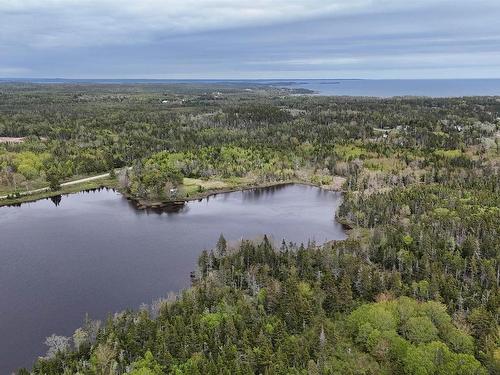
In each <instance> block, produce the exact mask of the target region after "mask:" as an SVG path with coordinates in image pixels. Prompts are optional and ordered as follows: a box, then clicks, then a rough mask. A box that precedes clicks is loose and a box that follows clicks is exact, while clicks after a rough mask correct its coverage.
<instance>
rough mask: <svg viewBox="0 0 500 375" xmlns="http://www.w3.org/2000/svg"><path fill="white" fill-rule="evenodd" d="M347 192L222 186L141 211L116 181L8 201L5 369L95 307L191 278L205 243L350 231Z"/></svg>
mask: <svg viewBox="0 0 500 375" xmlns="http://www.w3.org/2000/svg"><path fill="white" fill-rule="evenodd" d="M340 201H341V196H340V194H339V193H334V192H328V191H324V190H321V189H318V188H314V187H309V186H303V185H287V186H281V187H277V188H270V189H258V190H252V191H246V192H235V193H229V194H220V195H217V196H215V197H211V198H209V199H204V200H202V201H198V202H190V203H188V204H187V205H186V206H185V208H183V209H182V210H181V211H180V212H178V213H165V212H164V213H158V212H151V211H150V212H147V211H138V210H136V209H135V208H134V207H133V206H132V205H131V204H130V203H129V202H128V201H127V200H125V199H124V198H122V197H121V196H120V195H119V194H118V193H116V192H114V191H111V190H102V191H99V192H90V193H79V194H74V195H70V196H64V197H62V200H61V201H60V202H57V203H58V206H56V205H55V204H54V202H52V201H51V200H49V199H47V200H41V201H37V202H34V203H29V204H25V205H22V206H21V207H3V208H0V374H7V373H8V372H9V371H12V370H13V369H15V368H17V367H20V366H30V365H31V363H32V360H33V359H34V358H36V356H38V355H42V354H44V351H45V348H44V345H43V341H44V338H45V337H47V336H49V335H51V334H52V333H57V334H61V335H67V336H69V335H71V334H72V333H73V331H74V330H75V328H77V327H78V326H80V325H81V323H82V321H83V319H84V317H85V314H86V313H89V315H90V317H92V318H99V319H102V318H105V317H106V315H107V313H109V312H115V311H120V310H123V309H126V308H137V307H138V306H139V305H140V304H141V303H143V302H145V303H149V302H151V301H152V300H153V299H155V298H158V297H161V296H166V295H167V293H168V292H169V291H178V290H179V289H182V288H184V287H186V286H188V285H189V273H190V271H192V270H194V269H195V267H196V261H197V258H198V255H199V254H200V252H201V250H203V249H208V248H212V247H214V245H215V243H216V241H217V239H218V237H219V235H220V233H223V234H224V236H225V237H226V238H227V239H228V241H229V242H231V240H233V241H237V240H239V239H240V238H241V237H244V238H255V237H257V236H260V235H262V234H264V233H266V234H270V235H272V236H273V238H274V240H275V241H279V242H281V239H282V238H286V239H287V241H294V242H306V241H307V240H308V239H314V240H316V241H317V242H323V241H325V240H330V239H344V238H345V234H344V232H343V230H342V227H341V226H340V225H339V224H338V223H336V222H335V221H334V214H335V210H336V208H337V207H338V205H339V204H340Z"/></svg>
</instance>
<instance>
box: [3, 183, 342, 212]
mask: <svg viewBox="0 0 500 375" xmlns="http://www.w3.org/2000/svg"><path fill="white" fill-rule="evenodd" d="M292 184H299V185H306V186H312V187H317V188H320V189H323V190H327V191H337V192H344V190H343V189H342V188H341V187H337V186H333V185H317V184H314V183H312V182H309V181H304V180H288V181H275V182H268V183H260V184H250V185H239V186H234V187H224V188H220V189H210V190H206V191H204V192H200V193H196V194H194V195H192V196H189V197H185V198H183V199H174V200H160V199H157V200H151V199H145V198H140V197H134V196H132V195H130V194H129V193H127V192H125V191H123V190H122V189H121V188H120V187H119V186H118V181H117V179H116V178H107V179H100V180H94V181H88V182H85V183H82V184H78V185H71V186H66V187H63V188H62V189H60V190H57V191H50V190H47V191H43V192H39V193H36V194H30V195H22V196H20V197H17V198H14V199H2V200H0V208H1V207H3V206H6V207H9V206H20V205H22V204H25V203H31V202H36V201H38V200H42V199H49V198H53V197H57V196H59V195H70V194H76V193H80V192H82V191H86V190H93V189H100V188H108V189H114V190H116V191H117V192H119V193H120V194H121V195H122V196H123V197H124V198H125V199H127V200H128V201H130V202H132V203H133V204H134V205H135V207H136V208H137V209H139V210H145V209H172V208H176V207H182V206H184V205H185V204H186V203H188V202H192V201H200V200H203V199H206V198H210V197H213V196H216V195H218V194H227V193H234V192H238V191H248V190H254V189H265V188H272V187H278V186H286V185H292Z"/></svg>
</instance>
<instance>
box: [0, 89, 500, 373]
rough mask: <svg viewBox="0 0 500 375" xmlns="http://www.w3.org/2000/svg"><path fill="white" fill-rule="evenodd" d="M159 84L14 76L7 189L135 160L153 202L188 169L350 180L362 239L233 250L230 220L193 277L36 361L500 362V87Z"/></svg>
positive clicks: (99, 369)
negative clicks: (385, 93)
mask: <svg viewBox="0 0 500 375" xmlns="http://www.w3.org/2000/svg"><path fill="white" fill-rule="evenodd" d="M75 90H76V92H77V93H76V94H75ZM164 90H166V88H165V87H162V86H154V85H152V86H135V87H121V88H120V87H107V86H98V87H90V86H85V85H83V86H78V88H77V89H76V88H75V87H63V86H57V87H46V86H27V87H25V86H22V87H17V86H12V85H2V86H0V91H3V95H2V99H5V100H3V101H2V103H0V136H22V137H27V138H25V141H24V142H23V143H19V144H1V145H0V184H1V185H0V186H1V190H2V191H6V192H11V191H14V190H16V189H20V188H23V187H24V186H25V185H35V186H39V185H41V184H45V183H48V182H50V184H51V186H53V187H54V188H57V185H58V184H59V183H60V182H61V181H63V180H64V179H66V178H69V177H71V176H73V175H84V174H91V173H98V172H106V171H109V170H112V169H113V168H115V167H123V166H131V167H132V169H130V170H128V169H127V170H124V172H123V173H122V174H120V177H119V178H120V180H121V181H122V184H123V186H125V187H126V188H127V189H128V190H129V193H130V194H131V195H133V196H136V197H145V198H148V197H150V198H162V197H165V195H166V194H168V193H169V192H170V190H171V189H173V190H175V189H176V188H178V187H180V186H181V184H182V182H183V179H184V178H191V179H196V180H197V181H198V180H200V181H201V180H209V179H219V180H225V181H227V180H231V179H232V180H238V181H240V180H241V181H250V180H251V181H261V182H270V181H287V180H290V179H297V180H303V181H308V182H313V183H315V184H318V185H321V184H327V185H328V184H330V183H331V182H332V180H333V178H334V176H342V177H344V178H345V183H344V186H343V190H345V197H344V201H343V204H342V206H341V207H340V209H339V211H338V220H340V221H341V222H342V223H344V224H346V225H348V226H349V227H350V228H352V229H351V232H350V236H349V239H348V240H346V241H342V242H337V243H333V244H327V245H325V246H321V247H316V246H314V244H309V245H306V246H300V245H293V244H287V243H283V244H282V246H281V247H280V248H278V249H276V248H274V247H273V246H271V244H270V243H269V241H267V239H265V240H264V241H263V242H262V243H258V244H255V243H250V242H243V243H242V244H241V245H240V246H238V247H237V248H236V249H230V248H228V243H227V242H226V241H225V239H224V237H223V236H221V238H220V239H219V242H218V244H217V245H216V249H215V251H205V252H203V253H202V254H201V256H200V259H199V262H198V266H199V271H198V272H197V273H196V274H194V275H193V288H191V289H188V290H186V291H184V292H183V293H182V294H181V295H180V296H179V297H178V298H176V299H173V300H172V299H169V300H167V301H161V302H157V303H155V304H154V308H153V307H150V308H148V309H141V311H138V312H130V311H129V312H124V313H120V314H117V315H115V316H110V317H109V319H108V321H107V322H106V324H104V325H103V326H102V327H101V328H100V329H99V330H98V331H97V333H96V332H94V331H95V330H94V331H93V332H94V333H92V335H90V333H88V332H87V328H85V327H82V328H81V329H80V330H79V331H78V332H75V336H74V337H73V340H72V341H73V344H74V345H73V347H72V349H71V350H70V349H69V348H67V347H66V346H65V347H64V350H62V349H61V350H56V351H55V352H54V351H53V352H51V358H46V359H41V360H39V361H37V364H36V365H35V368H34V372H35V374H64V373H77V372H78V373H80V374H101V373H108V374H124V373H133V374H156V373H173V374H198V373H199V374H210V373H213V374H215V373H221V372H224V371H226V372H227V373H231V374H232V373H267V374H285V373H286V374H289V373H292V374H293V373H295V374H306V373H307V374H320V373H331V374H335V373H349V374H350V373H352V374H354V373H365V374H379V373H388V374H389V373H392V374H454V373H456V374H483V373H485V371H488V372H489V373H492V374H493V373H498V372H500V350H499V349H498V348H499V345H500V342H499V340H500V338H499V328H498V327H499V325H498V322H499V308H500V293H499V286H500V242H499V241H500V233H499V232H500V227H499V223H500V176H499V166H500V154H499V149H498V139H499V136H498V134H499V133H498V132H499V126H500V121H499V120H498V118H500V101H499V99H498V98H489V97H488V98H455V99H432V98H393V99H371V98H342V97H336V98H327V97H291V96H278V95H275V92H274V91H272V90H270V91H269V92H267V94H263V93H260V94H259V95H255V94H248V93H246V92H243V91H242V90H240V91H238V89H235V88H234V87H232V88H231V90H226V91H224V90H223V89H221V90H222V91H223V92H224V94H223V98H218V99H217V100H215V99H214V98H212V97H210V96H209V95H205V94H203V93H202V89H200V88H192V89H191V90H189V89H186V88H184V89H183V91H182V94H177V95H178V97H176V98H177V99H178V100H177V99H176V100H177V101H176V104H172V105H170V104H169V105H168V106H165V105H163V104H161V101H160V100H159V99H160V98H161V97H162V96H163V94H164ZM48 105H50V106H48ZM49 107H50V110H49V109H47V108H49ZM198 188H201V189H203V187H202V186H201V185H200V186H198ZM194 267H195V265H193V268H194ZM89 332H90V331H89ZM57 342H66V341H65V340H62V339H61V340H58V341H57ZM61 347H62V346H61Z"/></svg>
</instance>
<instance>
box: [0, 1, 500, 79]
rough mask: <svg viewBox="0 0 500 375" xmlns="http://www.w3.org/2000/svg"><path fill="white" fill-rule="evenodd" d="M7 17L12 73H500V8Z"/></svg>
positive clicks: (351, 5)
mask: <svg viewBox="0 0 500 375" xmlns="http://www.w3.org/2000/svg"><path fill="white" fill-rule="evenodd" d="M0 19H1V22H0V76H5V77H8V76H33V77H43V76H45V77H81V78H84V77H110V78H111V77H115V78H122V77H123V78H126V77H143V78H148V77H149V78H183V77H186V78H280V77H283V78H289V77H302V78H307V77H316V78H325V77H326V78H328V77H360V78H383V77H386V78H404V77H409V78H419V77H421V78H424V77H440V78H446V77H491V76H495V77H500V52H498V51H500V22H498V19H500V2H498V1H496V0H476V1H474V2H469V1H464V0H456V1H451V0H434V1H432V0H416V1H413V2H411V4H410V2H406V1H400V0H398V1H396V0H350V1H346V0H274V1H271V0H253V1H250V0H141V1H138V0H16V1H9V0H6V1H1V2H0Z"/></svg>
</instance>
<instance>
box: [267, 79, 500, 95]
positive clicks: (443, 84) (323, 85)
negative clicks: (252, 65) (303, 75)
mask: <svg viewBox="0 0 500 375" xmlns="http://www.w3.org/2000/svg"><path fill="white" fill-rule="evenodd" d="M269 82H273V81H269ZM274 82H275V83H276V85H277V86H280V83H279V81H274ZM285 87H289V88H303V89H308V90H312V91H314V92H315V93H316V94H317V95H332V96H335V95H342V96H343V95H346V96H374V97H382V98H388V97H393V96H429V97H462V96H497V95H500V79H361V80H355V79H354V80H334V79H323V80H322V79H312V80H297V81H291V82H288V83H287V85H286V86H285Z"/></svg>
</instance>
